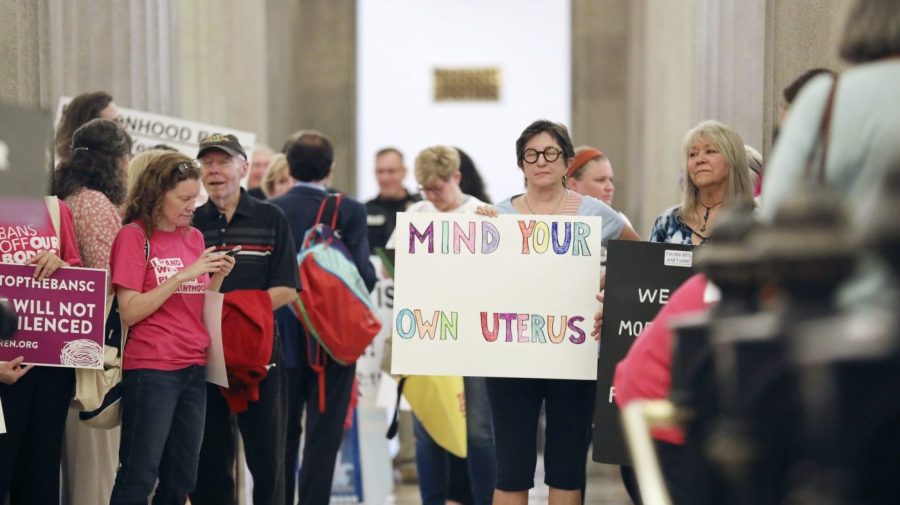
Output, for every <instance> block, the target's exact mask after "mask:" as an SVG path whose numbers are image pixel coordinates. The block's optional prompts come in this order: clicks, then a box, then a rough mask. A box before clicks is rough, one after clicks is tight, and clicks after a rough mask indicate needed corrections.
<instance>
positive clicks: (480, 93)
mask: <svg viewBox="0 0 900 505" xmlns="http://www.w3.org/2000/svg"><path fill="white" fill-rule="evenodd" d="M434 100H435V101H436V102H448V101H468V100H481V101H493V102H496V101H498V100H500V69H499V68H497V67H485V68H435V69H434Z"/></svg>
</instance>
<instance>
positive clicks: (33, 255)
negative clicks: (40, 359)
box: [0, 198, 81, 504]
mask: <svg viewBox="0 0 900 505" xmlns="http://www.w3.org/2000/svg"><path fill="white" fill-rule="evenodd" d="M56 202H58V203H59V208H58V209H56ZM54 215H58V216H56V217H54ZM48 245H49V248H47V246H48ZM0 262H3V263H24V264H27V265H36V267H37V268H35V272H34V276H35V277H36V278H39V279H46V278H49V277H52V276H53V274H54V273H55V272H56V271H57V270H58V269H59V268H60V267H65V266H74V267H78V266H81V257H80V256H79V255H78V246H77V244H76V243H75V230H74V228H73V227H72V212H71V211H70V210H69V208H68V207H66V205H65V204H64V203H63V202H61V201H58V200H57V201H53V200H48V202H47V205H45V204H44V203H43V202H41V201H40V200H37V199H36V200H34V201H30V200H25V199H19V200H14V199H5V198H4V199H0ZM24 359H25V358H24V357H23V356H18V357H16V358H14V359H12V360H10V361H3V362H0V401H2V405H3V415H4V417H5V422H6V431H5V433H4V434H0V503H4V502H5V501H6V500H7V499H9V502H10V503H29V504H31V503H34V504H49V503H54V504H55V503H58V502H59V460H60V451H61V449H62V440H63V431H64V428H65V423H66V414H67V412H68V409H69V401H70V400H71V399H72V388H73V385H74V382H75V375H74V374H73V373H72V369H71V368H62V367H53V366H34V365H31V364H29V365H25V366H22V362H23V361H24Z"/></svg>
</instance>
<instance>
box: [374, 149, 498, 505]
mask: <svg viewBox="0 0 900 505" xmlns="http://www.w3.org/2000/svg"><path fill="white" fill-rule="evenodd" d="M460 164H461V155H460V151H458V150H457V149H455V148H453V147H448V146H433V147H429V148H427V149H425V150H423V151H422V152H420V153H419V154H418V156H416V161H415V176H416V181H417V182H418V183H419V191H420V192H421V193H422V195H424V196H425V199H424V200H422V201H420V202H416V203H414V204H412V205H411V206H410V207H409V208H408V209H406V212H427V213H432V212H450V213H473V212H475V210H476V209H477V208H478V207H479V206H481V205H485V202H483V201H481V200H479V199H478V198H475V197H474V196H470V195H467V194H465V193H463V192H462V190H461V189H460V181H461V180H462V173H461V171H460ZM394 241H395V235H393V234H392V235H391V237H390V238H389V239H388V242H387V247H388V248H389V249H393V248H394ZM388 345H390V344H389V343H388ZM448 379H449V380H453V379H456V380H458V378H448V377H427V376H416V377H410V378H407V380H406V383H405V385H404V389H405V390H407V391H409V390H410V389H412V388H417V387H421V388H427V389H428V391H445V392H448V393H449V394H450V396H454V395H453V393H452V391H453V390H451V389H449V388H441V387H437V385H436V383H435V382H431V383H430V384H431V385H432V387H429V385H428V384H427V381H438V382H440V381H444V380H448ZM444 384H447V383H444ZM462 385H463V393H464V395H465V421H466V422H465V441H466V448H467V452H466V459H465V461H466V466H467V470H468V471H467V475H468V483H469V491H470V496H471V497H472V503H474V504H475V505H487V504H490V503H491V501H492V495H493V492H494V484H495V471H496V462H495V457H494V437H493V427H492V424H491V414H490V404H489V403H488V398H487V390H486V388H485V379H484V378H482V377H465V378H463V383H462ZM450 403H451V404H455V403H458V399H457V398H455V397H452V398H450ZM410 404H411V405H412V408H413V415H414V418H413V423H414V433H415V440H416V469H417V470H418V474H419V493H420V494H421V497H422V503H423V505H444V504H445V503H447V501H448V500H449V498H450V490H451V489H450V485H451V484H452V483H451V482H450V475H451V471H450V464H451V455H452V454H453V453H452V452H450V451H449V450H448V448H445V447H442V446H441V445H440V444H439V443H438V442H437V441H436V439H437V438H440V436H439V435H433V433H432V432H431V431H430V430H437V429H439V427H438V426H439V425H443V423H434V422H432V419H434V417H433V416H444V415H445V412H444V411H442V410H440V409H439V408H435V407H436V406H437V403H424V404H420V403H416V402H414V401H413V400H410ZM429 407H431V408H429ZM445 428H446V427H445ZM451 449H453V448H451Z"/></svg>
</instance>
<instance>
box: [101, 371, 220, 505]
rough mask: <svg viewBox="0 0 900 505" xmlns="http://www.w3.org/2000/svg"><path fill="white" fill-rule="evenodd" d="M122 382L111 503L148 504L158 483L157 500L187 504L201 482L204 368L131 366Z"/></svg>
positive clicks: (116, 504) (158, 504) (179, 504)
mask: <svg viewBox="0 0 900 505" xmlns="http://www.w3.org/2000/svg"><path fill="white" fill-rule="evenodd" d="M122 383H123V386H124V390H123V392H122V441H121V445H120V447H119V471H118V472H117V473H116V483H115V486H114V487H113V492H112V498H111V499H110V505H130V504H141V505H146V504H147V498H148V497H149V496H150V493H151V492H153V488H154V486H156V494H155V496H154V497H153V503H154V505H163V504H172V505H175V504H177V505H184V503H185V501H186V500H187V495H188V492H190V491H191V490H193V489H194V485H195V484H196V481H197V461H198V460H199V458H200V443H201V441H202V440H203V423H204V419H205V417H206V370H205V368H204V367H203V366H200V365H192V366H189V367H187V368H182V369H180V370H173V371H162V370H127V371H125V376H124V378H123V380H122ZM157 479H159V485H158V486H157Z"/></svg>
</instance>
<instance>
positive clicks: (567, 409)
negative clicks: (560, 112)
mask: <svg viewBox="0 0 900 505" xmlns="http://www.w3.org/2000/svg"><path fill="white" fill-rule="evenodd" d="M574 157H575V149H574V147H573V146H572V140H571V138H570V137H569V132H568V130H567V129H566V127H565V126H563V125H561V124H559V123H554V122H552V121H547V120H543V119H542V120H538V121H535V122H534V123H532V124H531V125H529V126H528V127H527V128H525V130H524V131H523V132H522V134H521V135H520V136H519V139H518V140H516V160H517V162H518V165H519V168H520V169H521V170H522V174H523V175H524V176H525V193H523V194H521V195H516V196H513V197H511V198H508V199H506V200H504V201H502V202H500V203H499V204H497V207H496V208H493V209H492V208H485V207H481V208H479V211H478V212H479V213H480V214H486V215H495V214H496V213H500V214H560V215H579V216H601V217H602V218H603V228H602V232H601V233H602V244H603V245H604V246H606V242H607V241H608V240H610V239H621V240H640V237H638V234H637V233H635V231H634V230H633V229H632V228H631V226H629V225H628V224H627V223H625V222H624V220H623V219H622V217H621V216H620V215H619V213H618V212H616V211H615V210H613V209H612V208H611V207H610V206H608V205H606V204H605V203H603V202H601V201H600V200H597V199H595V198H593V197H590V196H582V195H580V194H578V193H576V192H574V191H569V190H567V189H566V167H568V166H569V164H570V163H571V162H572V159H573V158H574ZM598 281H599V279H598ZM595 332H596V330H595ZM486 380H487V390H488V397H489V398H490V404H491V415H492V418H493V421H494V443H495V446H496V453H497V489H496V491H495V492H494V504H495V505H506V504H521V505H525V504H526V503H527V502H528V490H529V489H531V488H532V487H533V486H534V470H535V463H536V458H537V446H536V436H535V434H536V432H537V429H538V416H539V415H540V411H541V405H544V408H545V411H546V415H547V428H546V435H545V440H546V442H545V450H544V475H545V478H544V482H545V483H546V484H547V485H548V486H549V487H550V495H549V503H550V504H551V505H557V504H580V503H581V490H582V489H583V488H584V482H585V461H586V459H587V450H588V445H589V444H590V440H591V418H592V417H593V413H594V394H595V388H596V382H595V381H584V380H560V379H518V378H493V377H489V378H488V379H486Z"/></svg>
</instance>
